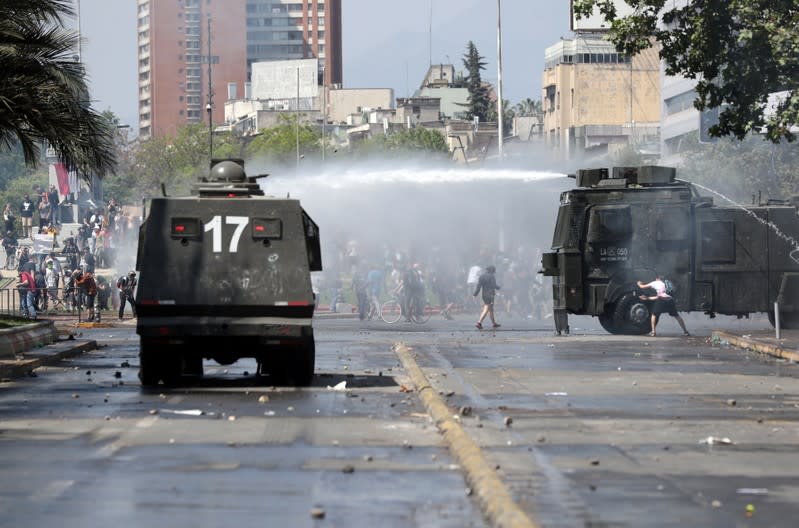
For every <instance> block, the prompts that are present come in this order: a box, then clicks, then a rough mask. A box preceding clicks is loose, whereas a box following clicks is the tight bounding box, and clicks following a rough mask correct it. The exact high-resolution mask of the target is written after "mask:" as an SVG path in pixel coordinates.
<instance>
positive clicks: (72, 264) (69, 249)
mask: <svg viewBox="0 0 799 528" xmlns="http://www.w3.org/2000/svg"><path fill="white" fill-rule="evenodd" d="M79 252H80V250H79V249H78V245H77V244H75V239H74V238H72V237H69V238H67V239H66V240H65V241H64V249H62V250H61V254H62V255H64V256H65V257H66V258H67V267H68V268H69V269H71V270H74V269H75V268H77V267H78V253H79Z"/></svg>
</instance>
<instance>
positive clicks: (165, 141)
mask: <svg viewBox="0 0 799 528" xmlns="http://www.w3.org/2000/svg"><path fill="white" fill-rule="evenodd" d="M208 147H209V142H208V127H207V126H205V125H203V124H202V123H196V124H190V125H186V126H183V127H181V128H179V129H178V130H177V132H176V133H175V135H173V136H160V137H151V138H148V139H147V140H144V141H141V142H139V143H138V144H137V145H135V146H133V147H132V148H131V151H130V152H129V153H126V154H125V158H123V159H125V160H126V162H125V168H124V170H120V174H119V175H118V176H117V177H113V178H112V179H111V181H112V182H113V183H111V185H107V186H106V187H105V189H106V194H107V195H108V196H114V197H115V198H116V199H117V200H118V201H120V202H123V203H125V202H127V203H135V202H137V201H138V200H139V199H140V198H151V197H153V196H158V195H160V194H161V185H162V184H163V185H164V187H165V188H166V190H167V192H168V193H169V194H170V195H178V196H180V195H186V194H188V193H189V192H190V190H191V186H192V184H193V183H195V182H196V181H198V179H199V178H200V177H201V176H205V175H207V174H208V170H209V167H210V155H209V152H208ZM240 153H241V142H240V140H239V139H238V138H235V137H234V136H233V135H232V134H214V157H228V156H230V155H231V154H232V157H239V155H240Z"/></svg>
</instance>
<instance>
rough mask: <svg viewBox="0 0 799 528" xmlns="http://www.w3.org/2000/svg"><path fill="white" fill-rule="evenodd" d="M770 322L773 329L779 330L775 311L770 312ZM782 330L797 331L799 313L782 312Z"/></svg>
mask: <svg viewBox="0 0 799 528" xmlns="http://www.w3.org/2000/svg"><path fill="white" fill-rule="evenodd" d="M768 322H769V323H771V326H772V327H773V328H777V321H776V320H775V319H774V310H769V312H768ZM780 328H781V329H785V330H796V329H797V328H799V313H797V312H780Z"/></svg>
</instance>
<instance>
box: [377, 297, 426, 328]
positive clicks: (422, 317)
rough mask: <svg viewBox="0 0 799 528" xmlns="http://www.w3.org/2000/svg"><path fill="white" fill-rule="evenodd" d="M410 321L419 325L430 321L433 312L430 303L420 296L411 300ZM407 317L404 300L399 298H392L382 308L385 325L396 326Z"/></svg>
mask: <svg viewBox="0 0 799 528" xmlns="http://www.w3.org/2000/svg"><path fill="white" fill-rule="evenodd" d="M410 309H411V314H410V320H411V321H413V322H414V323H417V324H424V323H426V322H427V321H429V320H430V316H431V315H432V313H433V312H432V310H431V307H430V303H429V302H427V300H426V299H425V298H424V297H422V296H419V295H415V296H414V297H413V299H412V300H411V305H410ZM404 315H405V309H404V308H403V305H402V300H401V299H400V298H399V297H397V296H392V297H391V298H390V299H389V300H387V301H385V302H384V303H383V304H382V305H381V306H380V319H382V320H383V322H384V323H388V324H394V323H396V322H397V321H399V320H400V319H401V318H402V317H403V316H404Z"/></svg>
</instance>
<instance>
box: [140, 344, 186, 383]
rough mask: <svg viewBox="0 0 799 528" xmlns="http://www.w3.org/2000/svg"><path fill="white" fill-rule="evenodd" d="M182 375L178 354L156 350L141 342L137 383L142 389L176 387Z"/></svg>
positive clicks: (181, 365) (181, 363) (180, 360)
mask: <svg viewBox="0 0 799 528" xmlns="http://www.w3.org/2000/svg"><path fill="white" fill-rule="evenodd" d="M182 374H183V361H182V358H181V356H180V354H179V353H177V352H173V351H170V352H166V351H165V350H156V349H155V348H154V347H153V345H151V344H149V343H146V342H142V343H141V348H140V351H139V381H140V382H141V384H142V386H143V387H155V386H156V385H158V382H160V381H163V383H164V385H177V384H178V383H180V379H181V375H182Z"/></svg>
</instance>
